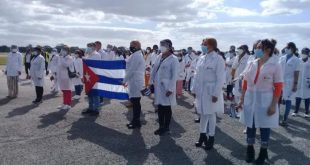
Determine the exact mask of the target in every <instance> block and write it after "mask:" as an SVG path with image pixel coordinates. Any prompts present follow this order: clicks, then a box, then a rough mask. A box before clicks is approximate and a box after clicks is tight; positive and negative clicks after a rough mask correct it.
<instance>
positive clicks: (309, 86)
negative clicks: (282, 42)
mask: <svg viewBox="0 0 310 165" xmlns="http://www.w3.org/2000/svg"><path fill="white" fill-rule="evenodd" d="M296 97H299V98H302V99H308V98H310V59H308V60H307V61H306V62H304V61H302V59H301V70H300V72H299V78H298V86H297V92H296Z"/></svg>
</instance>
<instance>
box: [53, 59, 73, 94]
mask: <svg viewBox="0 0 310 165" xmlns="http://www.w3.org/2000/svg"><path fill="white" fill-rule="evenodd" d="M68 68H69V69H70V71H71V72H73V71H74V67H73V59H72V57H71V56H70V55H66V56H60V58H59V64H58V72H57V73H58V77H57V78H58V82H59V88H60V90H72V80H71V79H70V78H69V74H68Z"/></svg>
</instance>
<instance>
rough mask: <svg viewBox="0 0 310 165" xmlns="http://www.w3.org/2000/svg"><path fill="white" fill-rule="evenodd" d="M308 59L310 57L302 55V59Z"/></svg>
mask: <svg viewBox="0 0 310 165" xmlns="http://www.w3.org/2000/svg"><path fill="white" fill-rule="evenodd" d="M308 57H309V56H308V55H306V54H302V55H301V58H302V59H303V60H305V59H307V58H308Z"/></svg>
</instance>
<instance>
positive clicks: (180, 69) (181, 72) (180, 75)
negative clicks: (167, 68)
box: [178, 60, 185, 80]
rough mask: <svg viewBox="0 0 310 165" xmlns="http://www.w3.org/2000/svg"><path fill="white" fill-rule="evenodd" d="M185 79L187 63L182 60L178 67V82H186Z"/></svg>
mask: <svg viewBox="0 0 310 165" xmlns="http://www.w3.org/2000/svg"><path fill="white" fill-rule="evenodd" d="M184 79H185V62H184V60H182V61H181V62H179V67H178V80H184Z"/></svg>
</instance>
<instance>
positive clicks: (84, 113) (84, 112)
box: [81, 109, 92, 115]
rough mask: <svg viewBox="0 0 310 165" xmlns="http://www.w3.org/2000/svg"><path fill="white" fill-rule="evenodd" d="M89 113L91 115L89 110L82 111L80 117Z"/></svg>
mask: <svg viewBox="0 0 310 165" xmlns="http://www.w3.org/2000/svg"><path fill="white" fill-rule="evenodd" d="M90 113H92V110H91V109H86V110H84V111H82V113H81V114H82V115H87V114H90Z"/></svg>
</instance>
